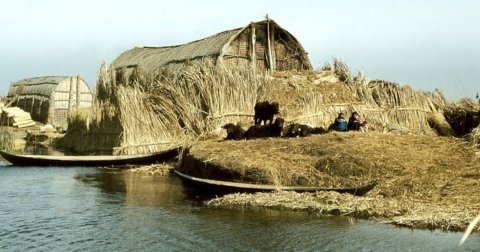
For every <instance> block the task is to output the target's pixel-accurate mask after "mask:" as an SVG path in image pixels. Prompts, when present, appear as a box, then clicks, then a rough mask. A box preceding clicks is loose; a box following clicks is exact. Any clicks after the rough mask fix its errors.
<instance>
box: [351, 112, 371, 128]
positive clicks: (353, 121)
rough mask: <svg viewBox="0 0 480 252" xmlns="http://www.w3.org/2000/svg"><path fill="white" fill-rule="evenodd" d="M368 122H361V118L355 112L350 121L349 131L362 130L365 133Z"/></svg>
mask: <svg viewBox="0 0 480 252" xmlns="http://www.w3.org/2000/svg"><path fill="white" fill-rule="evenodd" d="M366 124H367V122H366V121H363V123H362V122H360V116H359V115H358V113H357V112H353V113H352V115H351V116H350V118H349V119H348V130H360V131H365V125H366Z"/></svg>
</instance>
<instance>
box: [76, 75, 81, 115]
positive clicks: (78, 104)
mask: <svg viewBox="0 0 480 252" xmlns="http://www.w3.org/2000/svg"><path fill="white" fill-rule="evenodd" d="M79 86H80V77H79V76H78V75H77V85H76V87H77V97H76V98H77V103H76V108H78V107H80V87H79Z"/></svg>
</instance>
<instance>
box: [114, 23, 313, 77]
mask: <svg viewBox="0 0 480 252" xmlns="http://www.w3.org/2000/svg"><path fill="white" fill-rule="evenodd" d="M199 59H210V60H212V61H213V62H215V64H217V65H225V66H241V65H243V66H247V65H248V66H250V67H252V68H253V69H257V70H258V71H259V72H263V71H265V70H277V71H286V70H310V69H312V66H311V64H310V60H309V59H308V56H307V53H306V52H305V50H304V49H303V46H302V45H301V44H300V43H299V42H298V40H297V39H296V38H295V37H294V36H293V35H292V34H290V33H289V32H288V31H287V30H285V29H283V28H282V27H280V26H279V25H278V24H277V23H276V22H275V21H273V20H270V19H267V20H264V21H260V22H252V23H250V24H249V25H247V26H245V27H242V28H238V29H233V30H228V31H223V32H220V33H218V34H215V35H213V36H210V37H207V38H204V39H200V40H197V41H193V42H190V43H187V44H183V45H176V46H165V47H143V48H138V47H137V48H134V49H131V50H128V51H126V52H124V53H122V54H121V55H120V56H119V57H118V58H116V59H115V60H114V61H113V62H112V65H111V66H110V68H111V69H114V70H115V71H116V74H117V76H120V75H125V76H126V78H128V77H129V76H130V75H131V74H132V73H133V72H134V71H135V69H141V71H142V72H143V73H145V74H151V73H152V72H156V71H158V70H159V69H160V68H166V69H169V70H170V71H174V72H175V71H177V70H179V69H180V68H182V66H183V65H184V64H185V63H189V62H193V61H196V60H199Z"/></svg>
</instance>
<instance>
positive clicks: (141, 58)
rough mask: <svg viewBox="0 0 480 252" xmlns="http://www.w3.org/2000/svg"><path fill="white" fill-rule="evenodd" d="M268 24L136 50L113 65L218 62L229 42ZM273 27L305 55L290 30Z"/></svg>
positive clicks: (151, 67)
mask: <svg viewBox="0 0 480 252" xmlns="http://www.w3.org/2000/svg"><path fill="white" fill-rule="evenodd" d="M266 22H267V21H265V20H264V21H259V22H252V23H250V24H249V25H247V26H245V27H242V28H237V29H232V30H227V31H223V32H220V33H217V34H215V35H212V36H210V37H207V38H204V39H200V40H196V41H193V42H190V43H187V44H182V45H174V46H163V47H135V48H133V49H130V50H128V51H126V52H124V53H122V54H121V55H120V56H119V57H118V58H116V59H115V60H114V61H113V62H112V68H114V69H118V68H134V67H141V68H143V69H145V70H147V71H148V70H155V69H158V68H160V67H165V66H169V67H170V68H171V67H172V65H173V66H175V65H176V66H178V64H183V63H185V62H188V61H191V60H196V59H201V58H212V59H215V60H216V59H218V58H219V57H221V56H223V55H224V54H225V51H226V49H227V47H228V45H229V43H230V42H232V41H233V40H234V39H235V38H237V36H239V35H240V34H241V33H242V32H243V31H244V30H246V29H248V28H249V27H250V26H251V25H257V26H260V25H265V24H266ZM268 22H270V23H271V24H273V25H274V26H275V29H276V30H279V31H281V32H283V33H285V34H286V35H287V37H288V40H290V41H292V42H294V43H295V44H298V48H299V49H300V50H301V51H303V53H304V54H305V55H306V53H305V50H304V49H303V47H302V45H301V44H300V43H299V42H298V40H297V39H296V38H295V37H294V36H293V35H291V34H290V33H289V32H288V31H286V30H285V29H283V28H281V27H280V26H279V25H278V24H277V23H275V22H274V21H273V20H269V21H268ZM306 61H308V62H307V63H308V65H310V62H309V60H308V57H307V58H306Z"/></svg>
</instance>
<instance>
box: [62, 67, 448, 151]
mask: <svg viewBox="0 0 480 252" xmlns="http://www.w3.org/2000/svg"><path fill="white" fill-rule="evenodd" d="M333 67H334V69H333V70H331V71H329V70H327V71H303V72H296V71H291V72H276V73H274V74H273V76H259V75H255V73H254V72H253V71H252V70H251V69H250V68H248V67H244V68H242V67H237V68H229V67H224V66H222V67H220V66H217V65H215V64H214V63H213V62H212V61H211V60H195V61H193V62H190V63H188V64H184V65H183V66H182V67H181V68H180V69H178V71H177V72H172V71H171V70H168V69H158V70H157V71H148V72H144V71H142V69H141V68H134V70H131V69H128V71H127V69H109V70H107V69H106V67H105V65H103V66H102V68H101V70H100V74H99V78H98V80H97V90H96V101H95V103H97V105H94V106H93V107H94V108H95V107H97V108H99V107H101V108H106V107H109V108H107V109H106V110H113V111H114V113H113V114H114V115H115V116H116V117H117V118H116V119H115V124H114V126H112V125H110V124H108V125H102V123H101V120H100V121H98V122H97V123H96V125H99V128H102V131H103V132H102V133H105V137H106V138H109V139H110V140H108V141H105V142H108V143H109V144H106V145H105V146H104V149H110V148H112V146H113V145H115V144H118V145H115V152H116V153H118V154H133V153H146V152H152V151H157V150H162V149H166V148H169V147H171V146H174V145H179V144H182V143H183V142H184V139H185V138H190V139H208V138H210V135H211V134H212V132H219V131H220V130H221V127H220V126H221V125H223V124H225V123H237V122H241V124H242V125H244V126H245V127H248V126H250V125H251V124H252V122H253V120H252V117H253V106H254V104H255V103H256V102H257V101H264V100H269V101H277V102H279V104H280V116H282V117H284V119H285V120H286V121H287V122H291V123H293V122H298V123H304V124H309V125H311V126H320V127H324V128H327V127H328V126H329V125H330V124H331V122H332V121H333V119H334V118H335V117H336V115H337V114H338V113H339V112H345V113H350V112H353V111H357V112H358V113H359V114H360V115H361V116H363V117H364V119H365V120H367V121H368V122H369V127H370V129H374V130H379V131H398V132H401V133H423V134H433V131H432V130H431V127H430V125H429V121H428V118H431V117H432V114H433V115H434V116H435V117H433V118H440V121H441V119H442V118H443V116H442V115H441V113H440V112H441V111H440V110H438V108H439V107H440V106H441V105H442V104H443V103H444V102H445V99H444V97H443V96H442V95H441V93H438V92H436V93H425V92H420V91H414V90H413V89H411V88H410V87H408V86H400V85H398V84H395V83H390V82H383V81H371V82H368V81H367V80H366V77H365V75H364V74H363V73H359V74H357V76H355V77H351V74H350V72H348V67H347V66H346V65H345V64H344V63H342V62H341V61H339V60H335V61H334V63H333ZM127 72H128V73H131V74H130V75H128V76H127V75H126V74H125V73H127ZM104 110H105V109H104ZM94 113H101V112H98V110H97V111H96V112H94ZM72 117H73V118H75V115H73V116H72ZM96 117H98V115H97V116H96ZM103 117H104V116H100V118H103ZM106 118H108V117H106ZM75 120H76V119H71V121H73V122H74V121H75ZM81 124H82V123H79V124H78V125H81ZM83 124H85V125H86V124H87V123H86V122H84V123H83ZM70 127H71V126H70ZM109 127H111V128H110V129H109ZM447 127H448V125H447ZM84 128H85V127H84ZM87 128H88V127H87ZM79 131H85V130H84V129H83V130H81V129H79ZM107 132H109V133H110V134H111V135H112V137H109V134H108V133H107ZM115 134H116V135H117V138H118V141H117V142H115V141H113V139H112V138H113V135H115ZM67 135H68V134H67ZM92 136H93V135H92ZM68 137H70V136H67V138H68ZM77 137H80V136H77ZM77 137H71V138H72V141H71V142H72V143H73V142H75V141H74V140H76V138H77ZM98 137H100V134H95V139H98ZM88 142H91V141H88ZM78 149H84V148H78Z"/></svg>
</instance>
